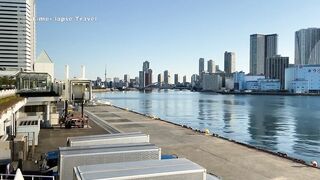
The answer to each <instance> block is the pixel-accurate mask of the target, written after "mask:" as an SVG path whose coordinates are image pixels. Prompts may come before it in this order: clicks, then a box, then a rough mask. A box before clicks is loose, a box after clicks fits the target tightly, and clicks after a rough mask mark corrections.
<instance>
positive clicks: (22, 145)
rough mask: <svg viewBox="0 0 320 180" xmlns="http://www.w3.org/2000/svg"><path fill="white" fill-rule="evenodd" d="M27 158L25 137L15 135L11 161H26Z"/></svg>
mask: <svg viewBox="0 0 320 180" xmlns="http://www.w3.org/2000/svg"><path fill="white" fill-rule="evenodd" d="M27 156H28V140H27V137H26V136H25V135H22V134H20V135H17V136H16V138H14V154H13V160H14V161H18V160H19V159H22V160H27Z"/></svg>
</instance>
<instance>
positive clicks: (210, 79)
mask: <svg viewBox="0 0 320 180" xmlns="http://www.w3.org/2000/svg"><path fill="white" fill-rule="evenodd" d="M221 87H222V78H221V76H220V75H218V74H210V73H205V74H203V80H202V90H203V91H219V90H220V89H221Z"/></svg>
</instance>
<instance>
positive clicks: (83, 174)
mask: <svg viewBox="0 0 320 180" xmlns="http://www.w3.org/2000/svg"><path fill="white" fill-rule="evenodd" d="M206 176H207V174H206V169H204V168H203V167H201V166H199V165H198V164H196V163H193V162H192V161H190V160H188V159H169V160H160V161H159V160H147V161H137V162H121V163H111V164H96V165H89V166H77V167H75V168H73V179H74V180H95V179H96V180H97V179H99V180H102V179H103V180H113V179H122V180H126V179H131V180H132V179H139V180H141V179H143V180H154V179H157V180H168V179H174V180H206Z"/></svg>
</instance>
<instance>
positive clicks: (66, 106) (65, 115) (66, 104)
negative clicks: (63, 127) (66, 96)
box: [64, 100, 68, 120]
mask: <svg viewBox="0 0 320 180" xmlns="http://www.w3.org/2000/svg"><path fill="white" fill-rule="evenodd" d="M67 115H68V100H65V103H64V120H67Z"/></svg>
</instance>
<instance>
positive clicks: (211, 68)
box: [207, 59, 216, 73]
mask: <svg viewBox="0 0 320 180" xmlns="http://www.w3.org/2000/svg"><path fill="white" fill-rule="evenodd" d="M207 68H208V73H215V72H216V64H215V62H214V61H213V60H211V59H210V60H209V61H208V67H207Z"/></svg>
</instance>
